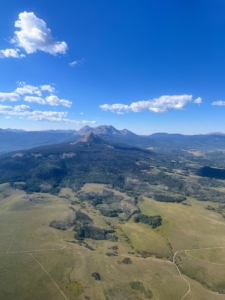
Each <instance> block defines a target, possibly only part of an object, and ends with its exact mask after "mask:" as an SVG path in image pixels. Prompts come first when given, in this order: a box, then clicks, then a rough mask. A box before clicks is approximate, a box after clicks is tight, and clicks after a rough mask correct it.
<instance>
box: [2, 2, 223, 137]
mask: <svg viewBox="0 0 225 300" xmlns="http://www.w3.org/2000/svg"><path fill="white" fill-rule="evenodd" d="M224 15H225V2H224V1H223V0H212V1H208V0H201V1H199V0H184V1H183V0H182V1H181V0H177V1H175V0H171V1H166V0H163V1H162V0H157V1H153V0H148V1H147V0H146V1H144V0H139V1H134V0H129V1H127V0H123V1H121V0H120V1H119V0H113V1H103V0H101V1H100V0H96V1H93V0H84V1H74V0H67V1H59V0H55V1H42V0H40V1H27V0H24V1H23V0H21V1H13V0H8V1H5V3H4V5H2V7H1V11H0V28H1V30H0V128H8V127H10V128H22V129H26V130H42V129H52V128H53V129H57V128H61V129H76V130H77V129H79V128H81V127H82V126H84V125H89V126H98V125H102V124H107V125H109V124H110V125H113V126H114V127H116V128H118V129H123V128H127V129H129V130H131V131H133V132H135V133H139V134H151V133H154V132H169V133H183V134H198V133H203V134H204V133H208V132H216V131H220V132H225V118H224V115H225V18H224Z"/></svg>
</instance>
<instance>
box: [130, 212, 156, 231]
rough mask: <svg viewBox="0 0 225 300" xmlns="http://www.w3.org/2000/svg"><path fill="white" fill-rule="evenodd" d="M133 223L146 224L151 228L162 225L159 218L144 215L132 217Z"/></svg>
mask: <svg viewBox="0 0 225 300" xmlns="http://www.w3.org/2000/svg"><path fill="white" fill-rule="evenodd" d="M134 222H135V223H139V222H140V223H143V224H148V225H149V226H151V227H152V228H156V227H158V226H160V225H162V217H161V216H147V215H144V214H138V215H137V216H135V217H134Z"/></svg>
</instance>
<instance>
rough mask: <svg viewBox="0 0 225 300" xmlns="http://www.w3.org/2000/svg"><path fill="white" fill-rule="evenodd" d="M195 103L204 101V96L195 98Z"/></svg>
mask: <svg viewBox="0 0 225 300" xmlns="http://www.w3.org/2000/svg"><path fill="white" fill-rule="evenodd" d="M194 103H195V104H201V103H202V98H201V97H198V98H197V99H195V100H194Z"/></svg>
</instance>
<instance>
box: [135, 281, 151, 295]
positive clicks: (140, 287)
mask: <svg viewBox="0 0 225 300" xmlns="http://www.w3.org/2000/svg"><path fill="white" fill-rule="evenodd" d="M130 287H131V288H132V289H133V290H136V291H139V292H141V293H143V294H144V295H145V298H147V299H151V298H152V297H153V293H152V291H151V290H147V289H146V288H145V287H144V285H143V283H142V282H140V281H133V282H131V283H130Z"/></svg>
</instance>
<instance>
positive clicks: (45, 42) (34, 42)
mask: <svg viewBox="0 0 225 300" xmlns="http://www.w3.org/2000/svg"><path fill="white" fill-rule="evenodd" d="M15 27H16V28H19V30H16V31H15V36H14V38H13V39H12V41H11V42H12V43H14V44H16V46H17V47H20V48H23V49H24V50H25V51H26V52H27V53H28V54H31V53H35V52H37V50H39V51H44V52H48V53H50V54H52V55H56V54H58V53H63V54H64V53H66V50H67V48H68V47H67V44H66V42H58V41H56V40H55V39H54V37H53V36H52V34H51V30H50V29H49V28H47V25H46V23H45V22H44V21H43V20H42V19H39V18H37V17H36V16H35V14H34V13H33V12H26V11H24V12H23V13H20V14H19V20H17V21H16V22H15Z"/></svg>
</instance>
